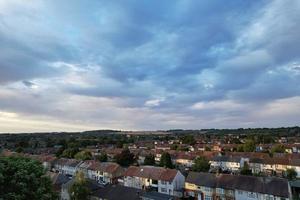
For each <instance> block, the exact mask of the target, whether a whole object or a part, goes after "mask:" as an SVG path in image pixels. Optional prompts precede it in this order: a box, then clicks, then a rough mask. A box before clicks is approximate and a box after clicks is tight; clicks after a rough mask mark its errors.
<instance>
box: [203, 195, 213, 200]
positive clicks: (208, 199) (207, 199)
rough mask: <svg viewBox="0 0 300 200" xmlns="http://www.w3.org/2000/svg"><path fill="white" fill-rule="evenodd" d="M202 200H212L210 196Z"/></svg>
mask: <svg viewBox="0 0 300 200" xmlns="http://www.w3.org/2000/svg"><path fill="white" fill-rule="evenodd" d="M204 200H212V196H208V195H205V196H204Z"/></svg>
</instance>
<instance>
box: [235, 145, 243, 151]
mask: <svg viewBox="0 0 300 200" xmlns="http://www.w3.org/2000/svg"><path fill="white" fill-rule="evenodd" d="M236 151H237V152H243V151H244V145H242V144H240V145H238V146H237V149H236Z"/></svg>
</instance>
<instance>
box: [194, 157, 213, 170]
mask: <svg viewBox="0 0 300 200" xmlns="http://www.w3.org/2000/svg"><path fill="white" fill-rule="evenodd" d="M209 168H210V164H209V162H208V160H207V159H206V158H205V157H201V156H200V157H198V158H196V160H195V164H193V166H192V171H195V172H208V170H209Z"/></svg>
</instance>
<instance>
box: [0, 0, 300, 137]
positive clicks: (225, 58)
mask: <svg viewBox="0 0 300 200" xmlns="http://www.w3.org/2000/svg"><path fill="white" fill-rule="evenodd" d="M299 122H300V1H299V0H256V1H253V0H234V1H226V3H225V2H224V1H220V0H201V1H195V0H165V1H161V0H151V1H150V0H110V1H107V0H88V1H81V0H27V1H24V0H9V1H8V0H0V132H3V133H5V132H47V131H82V130H93V129H118V130H165V129H179V128H182V129H201V128H239V127H243V128H248V127H280V126H295V125H300V123H299Z"/></svg>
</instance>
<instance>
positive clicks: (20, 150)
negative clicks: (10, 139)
mask: <svg viewBox="0 0 300 200" xmlns="http://www.w3.org/2000/svg"><path fill="white" fill-rule="evenodd" d="M23 151H24V149H23V148H22V147H17V148H16V152H17V153H22V152H23Z"/></svg>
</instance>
